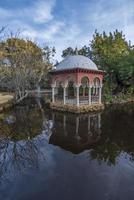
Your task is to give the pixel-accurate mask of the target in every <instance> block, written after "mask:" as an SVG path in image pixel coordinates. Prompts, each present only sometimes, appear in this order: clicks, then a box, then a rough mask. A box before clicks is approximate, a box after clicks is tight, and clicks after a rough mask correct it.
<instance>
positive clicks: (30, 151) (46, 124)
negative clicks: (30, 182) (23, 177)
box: [0, 106, 51, 181]
mask: <svg viewBox="0 0 134 200" xmlns="http://www.w3.org/2000/svg"><path fill="white" fill-rule="evenodd" d="M8 116H9V113H6V115H5V116H3V120H2V119H1V120H0V177H1V179H0V180H1V181H2V180H3V179H10V178H11V177H14V176H16V175H17V174H20V173H24V172H25V170H28V169H38V168H39V166H40V163H41V162H42V161H43V160H45V151H44V150H43V149H41V148H40V147H41V144H42V142H43V144H44V145H45V143H46V137H45V134H44V131H45V133H46V132H47V134H48V135H49V134H51V120H49V117H48V116H47V115H46V116H47V117H46V116H45V115H44V113H43V110H42V111H41V110H40V109H39V107H38V106H35V107H34V108H32V109H31V108H30V107H26V106H21V107H20V106H18V107H16V108H15V109H14V110H13V111H12V112H10V116H12V118H13V119H15V120H14V121H13V122H12V123H10V122H9V120H7V118H8ZM10 118H11V117H10Z"/></svg>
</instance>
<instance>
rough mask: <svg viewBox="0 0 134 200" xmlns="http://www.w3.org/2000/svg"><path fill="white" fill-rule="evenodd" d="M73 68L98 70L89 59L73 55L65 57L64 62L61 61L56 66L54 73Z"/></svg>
mask: <svg viewBox="0 0 134 200" xmlns="http://www.w3.org/2000/svg"><path fill="white" fill-rule="evenodd" d="M73 68H79V69H88V70H98V68H97V66H96V64H95V63H94V62H93V61H92V60H90V59H89V58H87V57H85V56H82V55H74V56H67V57H66V58H65V59H64V60H62V61H61V62H60V63H59V64H58V65H57V66H56V69H55V71H61V70H66V69H73Z"/></svg>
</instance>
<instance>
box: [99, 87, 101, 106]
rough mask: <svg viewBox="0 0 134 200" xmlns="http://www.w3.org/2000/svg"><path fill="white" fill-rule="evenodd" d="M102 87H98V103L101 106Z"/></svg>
mask: <svg viewBox="0 0 134 200" xmlns="http://www.w3.org/2000/svg"><path fill="white" fill-rule="evenodd" d="M101 93H102V86H100V87H99V103H100V104H101Z"/></svg>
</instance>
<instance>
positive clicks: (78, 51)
mask: <svg viewBox="0 0 134 200" xmlns="http://www.w3.org/2000/svg"><path fill="white" fill-rule="evenodd" d="M77 54H78V55H83V56H86V57H89V58H91V57H92V54H91V50H90V47H87V46H86V45H85V46H83V47H82V48H81V49H77V47H76V48H75V49H73V48H72V47H68V48H67V49H65V50H63V52H62V57H63V58H65V57H66V56H68V55H77Z"/></svg>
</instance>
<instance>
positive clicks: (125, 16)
mask: <svg viewBox="0 0 134 200" xmlns="http://www.w3.org/2000/svg"><path fill="white" fill-rule="evenodd" d="M55 5H56V0H36V1H35V3H33V4H32V5H31V6H30V7H25V8H23V9H20V8H19V9H17V10H16V12H15V11H13V10H5V9H3V8H0V19H1V21H0V26H1V24H2V23H4V24H2V25H7V24H9V25H10V27H11V28H12V29H14V30H15V29H17V28H21V29H22V30H23V32H22V36H23V37H29V38H31V39H32V40H36V41H39V42H40V43H43V44H45V43H47V44H48V45H51V46H55V47H56V49H57V54H56V58H57V59H59V60H61V57H60V55H61V53H62V50H63V49H65V48H67V47H68V46H72V47H76V46H78V47H82V46H83V45H84V44H86V45H88V43H89V42H90V40H91V38H92V34H93V33H94V30H95V29H97V30H98V31H99V32H102V31H103V30H105V31H106V32H109V31H113V30H115V29H119V30H123V32H124V34H125V35H126V38H127V40H131V41H132V42H133V43H134V23H133V22H134V1H133V0H127V1H126V0H113V1H107V0H96V1H95V0H94V1H87V3H85V2H84V1H83V3H82V4H81V7H78V5H77V6H76V7H75V8H73V7H69V4H68V6H65V7H64V10H63V11H64V14H62V15H60V14H59V13H58V12H57V13H55V12H54V8H55ZM67 7H68V8H67ZM57 15H59V16H58V18H57Z"/></svg>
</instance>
